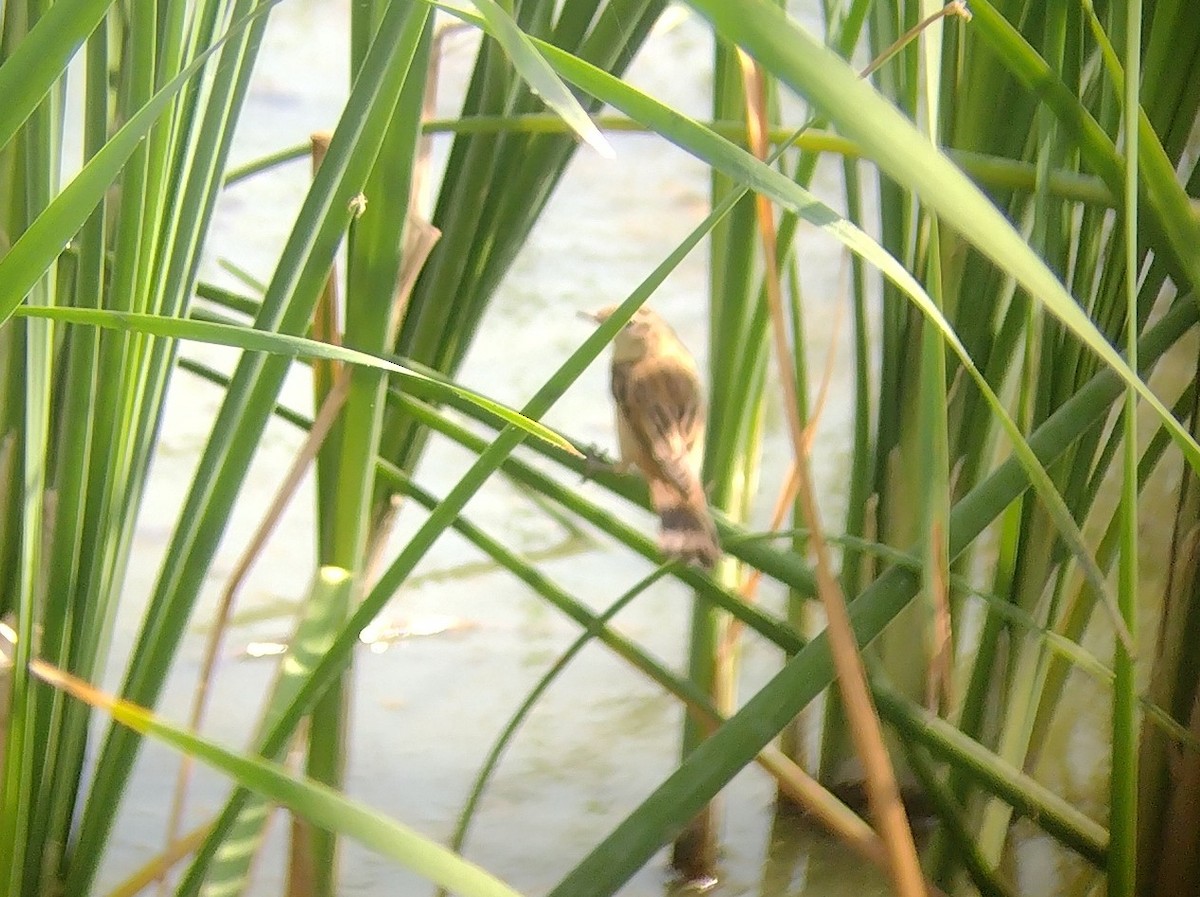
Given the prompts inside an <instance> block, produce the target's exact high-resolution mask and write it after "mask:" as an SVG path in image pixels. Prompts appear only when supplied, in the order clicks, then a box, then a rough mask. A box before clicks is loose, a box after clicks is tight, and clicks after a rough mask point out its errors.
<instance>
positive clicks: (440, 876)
mask: <svg viewBox="0 0 1200 897" xmlns="http://www.w3.org/2000/svg"><path fill="white" fill-rule="evenodd" d="M34 672H35V673H36V674H37V675H38V677H39V678H41V679H42V680H43V681H45V682H47V683H49V684H51V685H53V686H54V687H56V688H60V689H63V690H64V691H67V692H68V693H70V694H71V695H72V696H74V697H75V698H77V699H79V700H81V701H86V702H87V703H89V704H91V705H92V706H93V707H97V708H99V709H102V710H105V711H106V712H108V713H109V714H110V715H111V716H112V717H113V719H114V720H116V721H117V722H119V723H121V724H122V725H125V726H128V727H129V728H131V729H133V730H134V731H135V732H138V733H140V734H143V735H148V736H150V737H151V738H154V739H155V740H157V741H160V742H162V743H163V744H166V745H168V746H170V747H172V748H175V749H176V750H178V751H180V752H182V753H185V754H187V755H188V756H190V757H193V758H195V759H197V760H199V761H201V762H202V763H204V764H206V765H208V766H210V767H212V768H213V769H216V770H218V771H220V772H222V773H224V774H225V775H227V776H229V777H230V778H231V779H233V780H234V781H235V782H237V783H239V784H240V785H242V786H244V787H246V788H249V789H251V790H253V791H254V792H255V793H256V794H261V795H262V796H263V797H266V798H268V799H270V800H272V801H275V802H276V803H280V804H283V805H284V806H286V807H288V808H290V809H291V810H292V812H294V813H297V814H299V815H301V816H303V817H304V818H305V819H308V820H310V821H311V822H312V823H313V824H315V825H318V826H320V827H321V828H325V829H329V830H331V831H336V832H338V833H340V834H343V835H346V836H348V837H351V838H353V839H354V840H356V841H358V842H359V843H360V844H362V845H364V846H366V847H368V848H370V849H371V850H373V851H375V852H376V853H378V854H380V855H381V856H385V857H388V858H389V859H392V860H395V861H396V862H398V863H400V864H401V865H403V866H405V867H407V868H408V869H411V870H412V871H413V872H416V873H417V874H418V875H421V876H423V877H425V878H427V879H428V880H429V881H431V882H434V883H435V884H439V885H442V886H443V887H446V888H449V889H452V890H453V891H454V892H455V893H457V894H462V895H466V897H520V895H519V894H518V893H517V892H516V891H514V890H513V889H512V888H510V887H509V886H508V885H506V884H504V883H503V882H502V881H500V880H499V879H497V878H495V877H493V876H491V875H489V874H488V873H487V872H484V871H483V870H482V869H480V868H479V867H478V866H476V865H474V864H473V863H469V862H467V861H466V860H464V859H463V858H462V857H460V856H458V855H456V854H454V853H453V852H451V851H449V850H447V849H446V848H444V847H442V846H441V845H440V844H438V843H436V842H435V841H431V840H429V839H428V838H426V837H424V836H422V835H420V834H418V833H417V832H415V831H414V830H413V829H410V828H408V827H407V826H404V825H402V824H400V823H399V822H396V821H395V820H392V819H389V818H387V817H386V816H383V815H382V814H380V813H378V812H376V811H374V810H371V809H370V808H368V807H365V806H363V805H362V804H359V803H357V802H355V801H351V800H349V799H348V798H346V797H343V796H342V795H340V794H338V793H337V792H335V791H332V790H330V789H328V788H325V787H323V786H321V785H318V784H316V783H315V782H311V781H307V780H305V779H301V778H297V777H296V776H294V775H292V774H290V773H289V772H288V771H287V770H285V769H284V768H283V767H281V766H279V765H278V764H276V763H271V762H269V761H267V760H263V759H261V758H259V757H255V756H252V755H246V754H237V753H234V752H233V751H230V750H227V749H225V748H223V747H221V746H219V745H217V744H215V743H213V742H211V741H208V740H207V739H203V738H200V737H198V736H196V735H194V734H192V733H190V732H187V731H185V730H183V729H181V728H179V727H177V726H174V725H172V724H170V723H168V722H166V721H165V720H162V719H160V718H159V717H157V716H156V715H155V714H154V713H153V712H152V711H150V710H147V709H145V708H144V707H139V706H138V705H136V704H133V703H131V702H129V701H124V700H121V699H120V698H116V697H113V696H112V695H108V694H105V693H104V692H102V691H100V690H99V689H96V688H94V687H92V686H91V685H89V684H88V683H86V682H84V681H82V680H81V679H77V678H75V677H74V676H71V675H70V674H68V673H65V672H63V671H62V670H59V669H57V668H55V667H51V666H49V665H48V664H42V663H39V662H35V665H34Z"/></svg>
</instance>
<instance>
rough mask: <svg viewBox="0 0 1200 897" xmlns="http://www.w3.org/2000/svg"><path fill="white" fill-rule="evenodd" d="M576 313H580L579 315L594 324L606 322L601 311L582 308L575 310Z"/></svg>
mask: <svg viewBox="0 0 1200 897" xmlns="http://www.w3.org/2000/svg"><path fill="white" fill-rule="evenodd" d="M575 314H577V315H579V317H581V318H583V319H584V320H587V321H591V322H592V323H593V324H603V323H604V318H602V317H601V316H600V315H599V313H597V312H594V311H582V310H581V311H577V312H575Z"/></svg>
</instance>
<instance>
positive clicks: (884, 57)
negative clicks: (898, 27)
mask: <svg viewBox="0 0 1200 897" xmlns="http://www.w3.org/2000/svg"><path fill="white" fill-rule="evenodd" d="M948 16H958V17H959V18H960V19H962V20H963V21H964V22H969V21H971V11H970V10H969V9H967V4H966V2H965V0H950V2H949V3H947V4H946V5H945V6H943V7H942V8H941V9H939V10H938V11H937V12H935V13H933V14H932V15H930V16H928V17H926V18H924V19H922V20H921V21H920V22H917V24H915V25H913V26H912V27H911V28H909V29H908V30H907V31H905V32H904V33H903V34H902V35H900V36H899V37H898V38H896V41H895V43H893V44H892V45H891V46H890V47H888V48H887V49H886V50H884V51H883V52H882V53H880V54H879V55H878V56H876V57H875V58H874V59H872V60H871V64H870V65H868V66H867V67H866V68H865V69H863V70H862V71H861V72H860V73H859V77H860V78H865V77H867V76H868V75H870V74H871V73H872V72H874V71H875V70H876V69H878V68H879V67H880V66H881V65H883V64H884V63H885V62H887V61H888V60H889V59H891V58H892V57H893V56H895V55H896V54H897V53H899V52H900V51H901V50H902V49H904V47H906V46H907V45H908V44H910V43H911V42H912V41H914V40H916V39H917V35H919V34H920V33H921V32H922V31H924V30H925V29H926V28H928V27H929V26H930V25H932V24H933V23H934V22H936V21H938V19H944V18H947V17H948Z"/></svg>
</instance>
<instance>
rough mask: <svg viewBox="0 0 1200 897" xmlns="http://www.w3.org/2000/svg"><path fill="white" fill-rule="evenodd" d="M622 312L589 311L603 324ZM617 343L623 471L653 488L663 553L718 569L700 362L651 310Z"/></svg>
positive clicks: (615, 392)
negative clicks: (706, 474) (705, 479)
mask: <svg viewBox="0 0 1200 897" xmlns="http://www.w3.org/2000/svg"><path fill="white" fill-rule="evenodd" d="M615 310H616V306H608V307H606V308H602V309H600V310H599V311H596V312H591V313H585V314H586V316H587V317H589V318H590V319H592V320H594V321H596V322H598V323H603V322H604V321H605V320H607V319H608V318H609V316H611V315H612V313H613V312H614V311H615ZM612 346H613V356H612V396H613V400H614V403H615V405H616V423H617V444H618V446H619V448H620V456H621V465H620V466H621V467H622V468H625V469H627V468H629V467H630V466H633V467H636V468H637V469H638V470H640V471H641V473H642V476H643V477H645V479H646V483H647V484H648V485H649V487H650V501H651V503H652V504H653V505H654V509H655V511H657V512H658V516H659V521H660V525H661V528H660V534H659V547H660V548H661V549H662V552H663V554H665V555H666V556H668V557H671V558H678V559H679V560H682V561H684V562H685V563H689V564H695V565H697V566H700V567H703V568H705V569H712V567H714V566H715V565H716V563H717V560H718V559H719V558H720V557H721V548H720V546H719V544H718V542H717V530H716V526H715V525H714V524H713V519H712V514H711V513H710V512H709V509H708V499H707V496H706V495H705V492H704V486H703V483H702V482H701V479H700V467H701V463H702V461H703V456H704V426H705V413H704V400H703V394H702V389H701V386H700V373H699V371H698V370H697V368H696V361H695V359H694V358H693V357H692V355H691V353H690V352H688V350H687V348H686V347H685V346H684V345H683V343H682V342H680V340H679V337H678V336H676V335H675V331H674V330H672V329H671V326H670V325H669V324H668V323H667V322H666V321H664V320H663V319H662V318H661V317H659V315H658V314H656V313H655V312H653V311H651V310H650V309H648V308H640V309H638V311H637V312H635V313H634V315H633V317H632V318H631V319H630V320H629V323H627V324H626V325H625V326H624V327H622V328H621V329H620V330H619V331H617V335H616V337H615V338H614V339H613V344H612Z"/></svg>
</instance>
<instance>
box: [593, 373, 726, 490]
mask: <svg viewBox="0 0 1200 897" xmlns="http://www.w3.org/2000/svg"><path fill="white" fill-rule="evenodd" d="M612 386H613V397H614V398H615V399H616V400H617V404H618V407H620V408H621V409H622V411H623V413H624V414H625V416H626V418H627V419H628V423H629V428H630V430H631V431H632V432H633V435H634V436H635V437H636V438H637V440H638V442H639V443H640V445H641V447H642V449H643V450H644V452H645V454H646V456H647V457H648V458H649V459H651V460H652V461H653V462H654V464H655V466H656V467H657V468H658V473H660V474H661V475H662V477H663V479H665V480H666V481H667V482H668V483H670V484H671V485H672V486H674V487H675V488H676V489H678V490H679V492H680V493H681V494H682V495H690V494H691V493H693V492H694V491H695V490H696V489H697V488H698V487H699V482H700V480H699V475H700V471H698V470H696V469H695V463H694V460H693V459H694V458H695V454H694V452H693V449H694V448H695V447H696V445H697V443H698V442H699V440H700V439H701V438H702V436H703V434H704V408H703V406H702V405H701V402H700V379H699V376H698V375H697V374H696V372H695V370H694V369H692V368H690V367H688V366H685V365H683V364H681V363H679V362H678V360H676V359H672V358H665V359H652V358H647V359H642V360H640V361H638V362H635V363H633V364H625V365H613V382H612ZM647 473H649V472H647Z"/></svg>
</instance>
